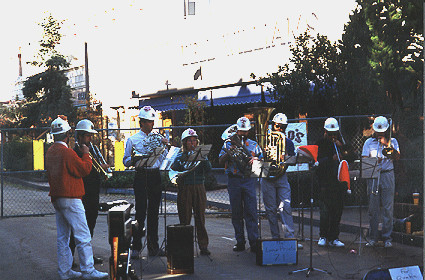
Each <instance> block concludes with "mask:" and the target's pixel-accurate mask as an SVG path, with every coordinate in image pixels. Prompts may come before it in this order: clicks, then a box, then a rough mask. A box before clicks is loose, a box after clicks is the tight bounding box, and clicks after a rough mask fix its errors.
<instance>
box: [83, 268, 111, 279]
mask: <svg viewBox="0 0 425 280" xmlns="http://www.w3.org/2000/svg"><path fill="white" fill-rule="evenodd" d="M108 276H109V275H108V273H106V272H100V271H97V270H96V269H93V271H92V272H90V273H83V279H104V278H108Z"/></svg>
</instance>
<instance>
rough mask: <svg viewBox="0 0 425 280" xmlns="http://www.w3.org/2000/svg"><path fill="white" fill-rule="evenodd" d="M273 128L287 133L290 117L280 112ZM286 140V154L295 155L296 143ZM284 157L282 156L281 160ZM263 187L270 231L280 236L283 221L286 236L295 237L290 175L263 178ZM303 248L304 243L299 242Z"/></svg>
mask: <svg viewBox="0 0 425 280" xmlns="http://www.w3.org/2000/svg"><path fill="white" fill-rule="evenodd" d="M272 122H273V130H274V131H278V132H281V133H285V130H286V127H287V126H288V118H287V117H286V115H285V114H282V113H278V114H276V115H275V116H274V117H273V121H272ZM284 141H285V153H284V154H285V155H288V156H295V146H294V143H293V142H292V141H291V140H290V139H289V138H286V137H285V139H284ZM283 161H284V158H281V162H283ZM261 188H262V191H263V200H264V207H265V209H266V215H267V219H268V220H269V225H270V232H271V234H272V237H273V238H280V233H279V224H278V220H279V219H280V220H281V222H282V229H283V233H284V237H285V238H294V231H295V230H294V220H293V218H292V208H291V186H290V185H289V182H288V176H287V175H286V173H284V174H283V175H282V176H280V177H278V178H271V179H268V178H263V179H261ZM298 248H300V249H301V248H302V244H301V243H299V244H298Z"/></svg>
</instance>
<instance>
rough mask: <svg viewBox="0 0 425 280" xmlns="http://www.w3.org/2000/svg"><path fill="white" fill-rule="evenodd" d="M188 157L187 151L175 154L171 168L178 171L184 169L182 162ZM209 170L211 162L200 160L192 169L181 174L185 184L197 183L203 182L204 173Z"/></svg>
mask: <svg viewBox="0 0 425 280" xmlns="http://www.w3.org/2000/svg"><path fill="white" fill-rule="evenodd" d="M187 158H188V154H187V152H180V153H178V154H177V156H176V158H175V160H174V163H173V165H172V166H171V169H173V170H174V171H178V172H183V171H186V170H185V168H184V164H185V163H186V160H187ZM210 171H211V163H210V162H209V161H208V160H203V161H201V162H200V163H199V164H198V166H196V167H195V168H194V170H193V171H190V172H188V173H187V174H185V175H183V176H184V178H183V180H184V184H185V185H199V184H204V181H205V174H207V173H208V172H210Z"/></svg>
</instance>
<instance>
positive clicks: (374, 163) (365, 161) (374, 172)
mask: <svg viewBox="0 0 425 280" xmlns="http://www.w3.org/2000/svg"><path fill="white" fill-rule="evenodd" d="M379 174H380V167H379V165H378V158H376V157H365V158H363V157H362V158H360V170H359V174H354V176H353V177H354V178H356V177H357V176H359V178H360V179H376V178H378V177H379ZM350 177H351V176H350ZM366 195H367V193H366ZM362 210H363V207H362V203H361V201H360V204H359V219H360V220H359V223H360V224H359V233H358V234H357V236H356V238H355V239H354V240H353V242H351V244H353V243H355V242H356V241H357V239H358V240H359V241H358V242H357V243H358V244H359V249H358V253H359V256H360V255H361V249H362V244H363V243H366V242H365V241H362V237H363V238H364V240H368V239H367V237H366V236H365V234H364V232H363V227H362ZM351 244H350V245H351Z"/></svg>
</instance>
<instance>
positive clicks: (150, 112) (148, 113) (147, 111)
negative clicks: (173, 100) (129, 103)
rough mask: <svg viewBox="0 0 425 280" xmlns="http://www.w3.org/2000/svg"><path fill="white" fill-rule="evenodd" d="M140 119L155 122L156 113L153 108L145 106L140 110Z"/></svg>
mask: <svg viewBox="0 0 425 280" xmlns="http://www.w3.org/2000/svg"><path fill="white" fill-rule="evenodd" d="M139 118H140V119H145V120H149V121H154V120H155V119H156V112H155V110H154V109H153V108H152V107H151V106H144V107H143V108H142V109H140V112H139Z"/></svg>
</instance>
